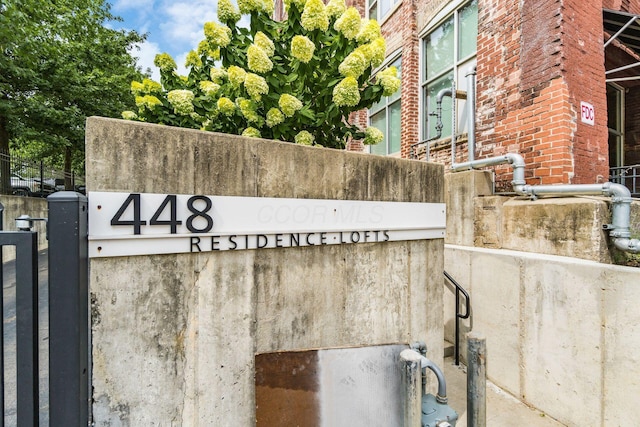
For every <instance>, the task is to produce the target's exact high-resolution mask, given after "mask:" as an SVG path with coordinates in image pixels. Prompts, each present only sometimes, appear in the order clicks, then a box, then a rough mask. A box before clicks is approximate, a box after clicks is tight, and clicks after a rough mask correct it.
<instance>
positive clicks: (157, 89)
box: [142, 79, 162, 93]
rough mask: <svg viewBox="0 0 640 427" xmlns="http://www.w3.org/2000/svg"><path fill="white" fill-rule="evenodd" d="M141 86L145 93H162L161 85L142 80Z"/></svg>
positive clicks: (152, 81) (149, 80)
mask: <svg viewBox="0 0 640 427" xmlns="http://www.w3.org/2000/svg"><path fill="white" fill-rule="evenodd" d="M142 86H143V87H144V92H145V93H162V85H161V84H160V83H158V82H156V81H154V80H151V79H143V80H142Z"/></svg>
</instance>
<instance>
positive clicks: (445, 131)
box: [425, 74, 453, 138]
mask: <svg viewBox="0 0 640 427" xmlns="http://www.w3.org/2000/svg"><path fill="white" fill-rule="evenodd" d="M452 84H453V74H447V75H446V76H444V77H441V78H439V79H438V80H436V81H435V82H433V83H431V84H429V85H428V86H427V96H426V104H427V111H426V112H425V117H426V120H427V129H428V131H427V138H433V137H435V136H436V135H437V131H436V123H437V117H436V116H430V115H429V114H430V113H435V112H436V110H437V104H436V99H437V95H438V92H440V91H441V90H442V89H451V86H452ZM451 106H452V104H451V97H450V96H445V97H444V98H443V100H442V135H440V137H441V138H445V137H447V136H450V135H451Z"/></svg>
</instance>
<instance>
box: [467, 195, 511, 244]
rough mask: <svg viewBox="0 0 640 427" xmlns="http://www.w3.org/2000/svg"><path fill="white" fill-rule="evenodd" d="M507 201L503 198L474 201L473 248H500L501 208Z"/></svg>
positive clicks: (482, 198) (487, 197)
mask: <svg viewBox="0 0 640 427" xmlns="http://www.w3.org/2000/svg"><path fill="white" fill-rule="evenodd" d="M508 200H509V198H507V197H504V196H486V197H476V198H475V199H474V222H473V230H474V236H473V237H474V240H473V243H474V246H476V247H479V248H495V249H499V248H501V247H502V238H503V231H502V221H503V215H504V212H503V206H504V203H505V202H507V201H508Z"/></svg>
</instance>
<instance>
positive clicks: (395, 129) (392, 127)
mask: <svg viewBox="0 0 640 427" xmlns="http://www.w3.org/2000/svg"><path fill="white" fill-rule="evenodd" d="M388 134H389V141H388V145H389V153H390V154H391V153H397V152H399V151H400V101H398V102H394V103H393V104H391V105H390V106H389V132H388Z"/></svg>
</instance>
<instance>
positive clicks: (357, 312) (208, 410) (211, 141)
mask: <svg viewBox="0 0 640 427" xmlns="http://www.w3.org/2000/svg"><path fill="white" fill-rule="evenodd" d="M86 135H87V150H86V152H87V189H88V191H89V197H91V194H90V193H91V191H124V192H144V193H170V194H207V195H223V196H233V195H235V196H252V197H289V198H317V199H345V200H381V201H412V202H437V203H442V202H443V201H444V200H443V199H444V197H443V185H444V182H443V169H442V166H440V165H435V164H427V163H424V162H416V161H408V160H400V159H392V158H386V157H378V156H371V155H363V154H356V153H347V152H341V151H336V150H329V149H319V148H312V147H302V146H297V145H294V144H287V143H280V142H275V141H268V140H258V139H246V138H241V137H237V136H231V135H222V134H214V133H205V132H198V131H192V130H185V129H177V128H170V127H165V126H157V125H147V124H140V123H133V122H125V121H120V120H111V119H101V118H91V119H89V120H88V122H87V132H86ZM443 247H444V242H443V239H434V240H422V241H409V242H387V243H366V244H357V245H330V246H322V247H320V246H313V247H300V248H285V249H263V250H246V251H225V252H208V253H199V254H176V255H156V256H137V257H128V258H100V259H92V260H91V262H90V274H91V277H90V280H91V281H90V286H91V298H92V325H93V326H92V333H93V337H92V339H93V387H94V390H93V398H94V406H93V410H94V418H95V421H96V425H97V426H117V425H123V426H124V425H131V426H142V425H185V426H197V425H201V426H205V425H206V426H213V425H218V426H251V425H254V422H255V391H254V354H255V353H258V352H269V351H277V350H292V349H300V348H317V347H335V346H351V345H369V344H381V343H391V342H411V341H415V340H418V339H421V340H425V341H426V342H427V346H428V348H429V356H430V357H431V358H433V359H434V360H435V361H436V362H438V361H440V362H441V355H442V353H443V343H442V337H443V333H442V308H441V307H442V294H443V286H442V270H443Z"/></svg>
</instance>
